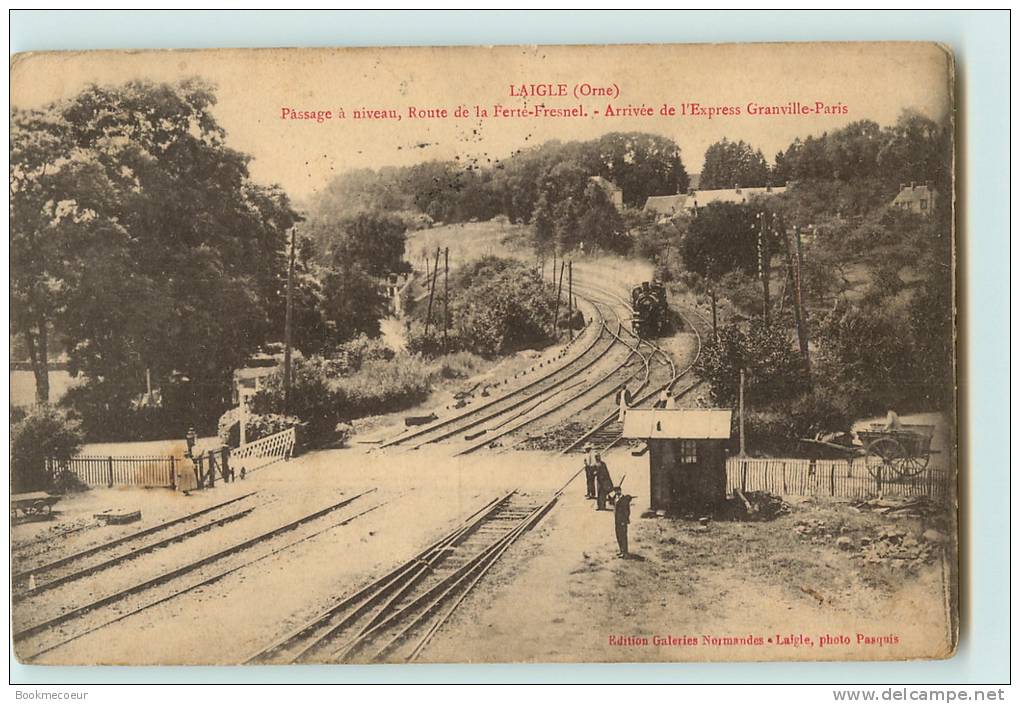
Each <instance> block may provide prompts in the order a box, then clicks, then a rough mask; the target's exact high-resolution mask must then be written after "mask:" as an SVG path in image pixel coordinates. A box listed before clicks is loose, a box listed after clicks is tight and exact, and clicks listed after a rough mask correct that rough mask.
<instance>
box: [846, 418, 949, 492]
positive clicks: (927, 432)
mask: <svg viewBox="0 0 1020 704" xmlns="http://www.w3.org/2000/svg"><path fill="white" fill-rule="evenodd" d="M934 434H935V426H934V425H899V426H898V427H894V428H890V427H888V426H887V425H886V424H884V423H872V424H871V426H870V427H869V428H868V430H859V431H857V437H859V438H860V439H861V442H862V443H863V453H864V466H865V467H867V469H868V472H869V473H870V474H871V475H872V476H873V477H876V478H879V477H881V478H883V479H894V478H896V477H913V476H916V475H918V474H920V473H921V472H923V471H924V470H925V469H926V468H927V467H928V460H929V459H930V458H931V456H932V454H934V451H933V450H932V449H931V439H932V436H933V435H934Z"/></svg>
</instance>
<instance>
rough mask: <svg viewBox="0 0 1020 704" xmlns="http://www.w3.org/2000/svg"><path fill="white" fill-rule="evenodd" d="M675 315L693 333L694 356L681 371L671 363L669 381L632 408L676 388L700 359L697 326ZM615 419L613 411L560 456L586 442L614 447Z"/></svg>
mask: <svg viewBox="0 0 1020 704" xmlns="http://www.w3.org/2000/svg"><path fill="white" fill-rule="evenodd" d="M687 312H688V313H689V314H693V315H694V316H697V317H698V318H699V319H700V318H701V314H700V313H698V312H697V311H693V310H689V311H687ZM677 314H678V315H680V317H681V318H682V319H683V320H684V321H685V322H686V323H687V325H688V327H689V328H690V330H691V332H693V333H694V336H695V341H696V343H697V345H696V349H695V353H694V356H693V357H692V359H691V361H690V362H689V363H688V364H687V365H686V366H684V367H683V368H682V369H679V370H678V369H677V368H676V366H675V363H673V366H672V367H671V372H672V373H671V376H670V378H669V380H668V381H667V382H665V383H664V384H661V385H659V386H657V387H655V388H653V389H651V390H650V391H649V392H648V393H646V394H644V395H643V396H639V397H638V398H637V399H635V401H634V402H633V404H632V407H638V406H641V405H642V404H646V403H648V401H649V400H652V399H654V398H655V397H656V395H657V394H658V393H660V392H661V391H663V390H664V389H672V388H674V387H675V386H676V384H677V382H679V381H680V380H681V379H683V378H684V377H685V376H687V375H688V374H690V372H691V371H692V370H693V369H694V365H695V364H697V362H698V359H699V358H700V357H701V350H702V346H703V336H702V334H701V332H700V331H699V329H698V328H699V326H698V325H695V324H694V323H693V321H692V320H691V318H690V317H689V316H688V315H685V314H684V313H680V311H677ZM701 322H702V323H704V320H702V321H701ZM660 351H661V350H660ZM663 354H664V355H665V352H664V351H663ZM666 356H668V355H666ZM670 359H671V358H670ZM671 362H672V360H671ZM696 386H698V382H694V383H692V384H689V385H688V386H686V387H684V389H683V390H681V391H679V392H675V393H674V394H673V397H674V398H677V399H679V398H682V397H683V396H684V395H686V394H687V393H689V392H690V391H691V390H692V389H694V388H695V387H696ZM617 418H618V413H617V412H615V411H614V412H613V413H610V414H609V415H607V416H606V417H605V418H603V419H602V420H601V421H599V422H598V423H596V424H595V426H593V427H592V428H590V429H589V430H587V431H586V432H584V433H583V434H581V435H580V436H579V437H578V438H577V439H576V440H574V441H573V442H571V443H570V444H569V445H567V446H566V447H565V448H563V449H562V450H561V451H560V454H567V453H570V452H574V451H577V449H578V448H580V447H582V446H583V444H584V443H586V442H588V441H593V442H597V443H598V444H599V445H600V446H601V448H600V449H601V450H602V451H606V450H609V449H610V448H612V447H614V446H615V445H616V444H617V443H619V442H620V441H621V440H622V439H623V427H622V424H621V423H620V422H619V420H617Z"/></svg>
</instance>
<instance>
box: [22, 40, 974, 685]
mask: <svg viewBox="0 0 1020 704" xmlns="http://www.w3.org/2000/svg"><path fill="white" fill-rule="evenodd" d="M10 71H11V101H12V108H11V134H10V203H11V218H10V242H9V244H10V262H11V263H10V272H11V273H10V283H9V289H10V296H11V319H10V342H11V349H12V353H11V357H10V370H11V371H10V378H11V388H12V392H11V401H10V403H11V409H10V418H11V420H10V423H11V446H10V451H11V476H10V481H11V534H12V539H11V540H12V545H11V550H12V578H11V584H10V599H11V608H12V618H13V632H12V636H11V637H12V639H13V649H14V652H15V654H16V656H17V658H18V659H19V660H20V661H21V662H24V663H31V664H40V665H51V664H62V665H67V664H75V665H86V664H88V665H94V664H128V665H157V664H162V665H179V664H184V665H200V664H201V665H205V664H223V665H231V664H242V663H243V664H249V665H252V666H258V665H265V664H290V663H335V664H338V665H339V664H344V663H405V662H421V663H526V662H687V661H698V662H701V661H761V660H798V661H812V660H906V659H922V658H924V659H935V658H948V657H950V656H952V655H953V653H954V652H955V649H956V643H957V633H958V630H959V628H958V616H959V606H958V588H957V585H958V580H959V577H958V575H959V553H958V545H959V543H958V538H957V533H958V530H957V485H958V482H959V473H958V464H957V453H956V428H957V420H956V418H957V416H956V332H955V331H956V322H955V303H954V302H955V296H956V285H955V284H956V282H955V242H956V231H955V229H954V156H953V155H954V63H953V57H952V55H951V54H950V53H949V52H948V51H947V50H946V49H945V48H944V47H942V46H939V45H937V44H933V43H827V44H811V43H803V44H747V45H743V44H731V45H688V46H685V45H672V46H671V45H636V46H499V47H456V48H454V47H435V48H370V49H314V50H313V49H307V50H306V49H272V50H217V51H135V52H79V53H70V52H68V53H59V52H56V53H39V54H21V55H16V56H14V57H13V58H12V60H11V69H10Z"/></svg>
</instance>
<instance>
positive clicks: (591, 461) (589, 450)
mask: <svg viewBox="0 0 1020 704" xmlns="http://www.w3.org/2000/svg"><path fill="white" fill-rule="evenodd" d="M584 482H585V493H584V498H586V499H594V498H595V446H594V445H592V444H591V443H590V442H589V443H587V444H585V446H584Z"/></svg>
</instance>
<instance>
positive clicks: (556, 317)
mask: <svg viewBox="0 0 1020 704" xmlns="http://www.w3.org/2000/svg"><path fill="white" fill-rule="evenodd" d="M563 269H564V262H562V261H561V262H560V283H559V286H557V287H556V313H555V314H554V315H553V335H556V336H557V337H558V336H559V335H558V330H559V328H558V327H557V326H558V325H559V322H560V293H562V291H563ZM553 276H554V277H555V276H556V272H555V271H553Z"/></svg>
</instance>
